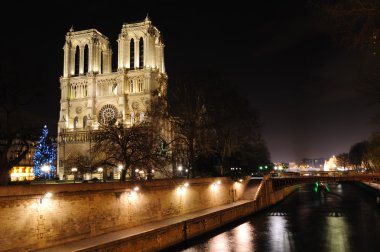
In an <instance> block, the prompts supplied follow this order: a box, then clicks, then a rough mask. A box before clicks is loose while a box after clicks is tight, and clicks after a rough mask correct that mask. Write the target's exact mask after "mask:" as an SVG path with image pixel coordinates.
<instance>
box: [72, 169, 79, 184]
mask: <svg viewBox="0 0 380 252" xmlns="http://www.w3.org/2000/svg"><path fill="white" fill-rule="evenodd" d="M77 171H78V169H77V168H75V167H73V168H71V172H72V173H73V174H74V184H75V177H76V173H77Z"/></svg>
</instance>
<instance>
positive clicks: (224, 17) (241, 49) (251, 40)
mask: <svg viewBox="0 0 380 252" xmlns="http://www.w3.org/2000/svg"><path fill="white" fill-rule="evenodd" d="M139 2H142V3H139ZM262 2H263V3H258V1H251V2H250V4H251V5H252V6H248V3H247V1H241V2H239V1H228V3H226V4H223V3H221V2H220V1H219V3H217V4H215V5H211V4H208V3H206V1H202V2H201V1H199V2H197V1H191V2H182V1H152V3H148V2H147V1H104V2H96V1H91V2H80V1H73V2H70V1H69V2H67V1H60V2H57V3H50V4H48V5H46V4H44V5H42V4H36V3H34V2H31V1H25V2H20V1H15V2H14V3H13V4H12V5H13V6H10V7H8V8H5V7H3V8H2V9H3V11H2V12H3V14H2V16H1V17H0V20H1V23H2V36H1V42H0V43H1V44H0V46H1V49H2V54H1V56H0V58H1V60H0V62H1V67H2V69H6V70H7V72H8V73H7V74H6V75H4V76H5V77H6V79H8V80H9V81H10V82H12V83H14V85H20V86H22V87H25V88H26V89H27V90H28V93H29V92H30V94H31V95H33V97H34V98H35V99H34V102H33V103H32V104H30V105H29V106H28V107H27V113H24V114H22V118H21V119H20V121H23V122H24V123H26V122H33V123H34V124H36V125H37V126H39V125H41V127H42V125H43V124H45V123H47V124H48V126H49V128H51V130H52V131H53V132H54V131H56V128H57V120H58V113H59V99H60V93H59V76H61V75H62V71H63V69H62V62H63V50H62V47H63V45H64V38H65V37H64V36H65V34H66V32H67V31H68V30H69V28H70V27H71V25H73V26H74V29H75V30H81V29H90V28H96V29H98V30H99V31H100V32H102V33H103V34H104V35H106V36H108V37H109V39H110V41H111V45H112V49H113V52H114V54H113V62H115V60H116V58H117V43H116V39H117V36H118V34H119V32H120V30H121V26H122V24H123V23H124V22H127V23H128V22H134V21H141V20H143V19H144V18H145V16H146V14H147V13H149V16H150V18H151V20H152V22H153V24H154V25H155V26H157V27H158V28H159V29H160V30H161V32H162V34H163V36H164V40H165V45H166V47H165V56H166V59H165V60H166V68H167V72H168V75H169V79H170V76H171V75H172V74H174V73H178V72H186V71H187V70H189V69H190V70H194V69H206V70H208V69H209V70H210V71H214V72H215V71H216V72H219V73H220V75H222V76H223V77H224V78H226V79H228V80H229V81H231V82H232V83H233V84H234V85H236V87H237V88H239V89H240V90H241V93H242V95H243V96H245V97H246V98H247V99H249V100H250V101H251V104H252V106H253V107H255V108H256V109H257V110H258V111H259V112H260V115H261V119H262V121H263V125H264V126H263V135H264V139H265V140H266V142H267V144H268V147H269V150H270V152H271V155H272V161H275V162H277V161H288V162H289V161H298V160H300V159H301V158H304V157H309V158H320V157H323V158H328V157H329V156H331V155H333V154H339V153H341V152H344V151H348V149H349V147H350V146H351V145H352V144H354V143H356V142H358V141H361V140H364V139H366V138H368V137H369V136H370V134H371V132H372V131H373V130H374V126H373V125H371V124H370V117H371V116H372V115H373V113H374V112H373V108H371V107H370V106H369V101H368V98H367V97H366V96H364V95H363V94H362V92H360V91H358V90H359V89H360V87H358V86H359V85H358V79H359V77H358V76H359V72H360V70H361V69H363V68H365V67H366V64H368V63H367V61H366V60H365V57H362V56H361V55H360V54H357V53H353V52H348V51H346V50H344V49H342V48H341V46H340V45H339V44H337V43H336V41H335V40H334V39H333V38H332V37H333V35H332V34H331V29H330V27H329V24H326V22H322V20H319V19H320V17H317V16H316V15H315V14H314V11H313V10H312V9H310V6H308V5H307V3H305V2H307V1H290V0H289V1H278V0H276V1H275V0H273V1H269V0H268V1H262ZM116 67H117V66H116V64H114V65H113V68H116ZM20 115H21V113H20Z"/></svg>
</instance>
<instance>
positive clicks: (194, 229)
mask: <svg viewBox="0 0 380 252" xmlns="http://www.w3.org/2000/svg"><path fill="white" fill-rule="evenodd" d="M271 188H272V184H271V181H270V180H269V178H265V179H264V180H263V181H262V182H261V186H260V187H259V189H258V191H257V194H256V199H255V200H252V201H245V203H243V204H238V205H236V206H232V207H230V208H227V209H224V210H219V211H214V212H211V213H208V214H205V215H201V216H198V217H196V218H190V219H188V220H184V221H180V222H176V223H174V224H171V225H168V226H164V227H161V228H158V229H154V230H151V231H149V232H143V233H139V234H136V235H134V236H131V237H128V238H121V239H118V240H113V241H109V242H105V243H101V244H96V245H95V244H93V245H91V247H90V248H88V249H81V250H80V251H89V252H90V251H98V252H108V251H157V250H161V249H165V248H167V247H169V246H172V245H175V244H177V243H180V242H183V241H186V240H187V239H191V238H194V237H196V236H199V235H202V234H205V233H207V232H209V231H211V230H213V229H216V228H219V227H222V226H223V225H226V224H228V223H231V222H233V221H236V220H238V219H241V218H242V217H245V216H249V215H251V214H253V213H255V212H257V211H260V210H263V209H265V208H267V207H270V206H272V205H274V204H276V203H278V202H279V201H281V200H283V199H284V198H285V197H287V196H288V195H289V194H291V193H292V192H294V191H295V190H296V189H297V188H298V186H297V185H295V186H289V187H285V188H282V189H280V190H277V191H271ZM50 251H55V249H54V248H53V250H50ZM76 251H77V250H76Z"/></svg>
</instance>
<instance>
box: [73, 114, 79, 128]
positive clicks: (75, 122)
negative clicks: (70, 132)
mask: <svg viewBox="0 0 380 252" xmlns="http://www.w3.org/2000/svg"><path fill="white" fill-rule="evenodd" d="M78 122H79V118H78V117H77V116H76V117H75V118H74V129H76V128H78Z"/></svg>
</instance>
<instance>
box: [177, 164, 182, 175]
mask: <svg viewBox="0 0 380 252" xmlns="http://www.w3.org/2000/svg"><path fill="white" fill-rule="evenodd" d="M182 169H183V168H182V165H179V166H178V168H177V170H178V174H179V175H180V176H182Z"/></svg>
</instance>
